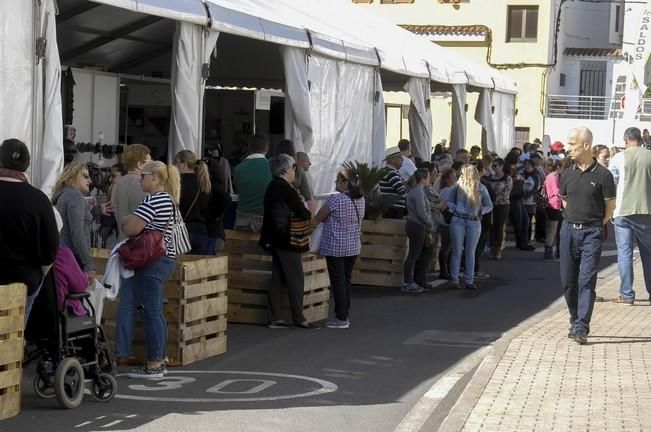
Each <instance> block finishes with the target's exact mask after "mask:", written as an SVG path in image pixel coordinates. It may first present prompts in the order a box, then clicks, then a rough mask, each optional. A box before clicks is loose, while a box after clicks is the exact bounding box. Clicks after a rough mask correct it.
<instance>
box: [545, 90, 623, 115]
mask: <svg viewBox="0 0 651 432" xmlns="http://www.w3.org/2000/svg"><path fill="white" fill-rule="evenodd" d="M546 112H547V117H551V118H577V119H589V120H606V119H612V118H620V117H621V115H622V114H623V112H624V111H623V109H622V106H621V99H619V98H612V97H603V96H566V95H549V96H547V110H546Z"/></svg>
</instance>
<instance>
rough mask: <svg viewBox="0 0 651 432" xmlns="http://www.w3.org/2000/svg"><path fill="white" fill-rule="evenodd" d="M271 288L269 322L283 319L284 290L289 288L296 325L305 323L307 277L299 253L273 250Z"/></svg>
mask: <svg viewBox="0 0 651 432" xmlns="http://www.w3.org/2000/svg"><path fill="white" fill-rule="evenodd" d="M271 258H272V259H271V287H269V321H270V322H274V321H278V320H280V319H281V317H280V305H281V296H282V291H283V288H287V296H288V297H289V307H290V309H291V312H292V321H293V322H294V324H300V323H302V322H304V321H305V316H304V315H303V294H304V291H305V275H304V274H303V256H302V254H301V253H299V252H291V251H287V250H281V249H275V248H274V249H273V251H272V252H271Z"/></svg>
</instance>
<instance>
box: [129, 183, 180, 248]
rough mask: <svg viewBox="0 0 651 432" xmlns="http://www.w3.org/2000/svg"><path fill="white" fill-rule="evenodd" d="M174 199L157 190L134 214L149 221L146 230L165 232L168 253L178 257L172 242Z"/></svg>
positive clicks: (146, 198)
mask: <svg viewBox="0 0 651 432" xmlns="http://www.w3.org/2000/svg"><path fill="white" fill-rule="evenodd" d="M173 211H174V201H172V197H171V196H170V195H169V194H168V193H167V192H156V193H154V194H151V195H148V196H146V197H145V199H144V200H142V203H141V204H140V205H139V206H138V208H137V209H135V210H134V211H133V214H135V215H136V216H138V217H139V218H140V219H142V220H144V221H145V222H147V226H146V227H145V231H151V230H156V231H160V232H162V233H163V238H164V239H165V247H166V249H167V253H166V255H167V256H168V257H170V258H175V257H176V249H175V248H174V243H173V242H172V227H173V224H174V216H173V213H172V212H173Z"/></svg>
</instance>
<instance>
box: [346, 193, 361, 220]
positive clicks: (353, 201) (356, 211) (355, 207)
mask: <svg viewBox="0 0 651 432" xmlns="http://www.w3.org/2000/svg"><path fill="white" fill-rule="evenodd" d="M346 196H347V197H348V198H350V202H352V203H353V208H354V209H355V213H357V223H359V222H360V217H359V210H357V204H356V203H355V200H354V199H353V197H351V196H350V195H348V194H346Z"/></svg>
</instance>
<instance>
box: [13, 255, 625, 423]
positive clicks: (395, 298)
mask: <svg viewBox="0 0 651 432" xmlns="http://www.w3.org/2000/svg"><path fill="white" fill-rule="evenodd" d="M539 246H540V245H539ZM606 249H608V250H607V251H606V252H605V253H604V257H603V258H602V263H601V264H602V267H606V266H607V265H609V264H612V263H613V262H614V261H615V254H614V252H613V249H614V246H613V245H612V244H609V245H608V246H607V248H606ZM482 270H483V271H486V272H488V273H490V274H491V278H490V279H487V280H480V281H478V286H479V289H478V290H477V291H468V290H461V291H453V290H450V289H447V288H446V287H445V286H444V285H443V286H440V287H438V288H437V289H435V290H433V291H431V292H428V293H424V294H421V295H405V294H401V293H400V292H399V291H398V289H380V288H368V287H356V289H355V291H354V296H353V297H354V298H353V302H352V311H351V317H350V319H351V328H350V329H349V330H331V329H325V328H322V329H317V330H303V329H275V330H271V329H267V328H265V327H260V326H251V325H229V328H228V337H229V340H228V352H227V353H226V354H224V355H221V356H218V357H215V358H211V359H208V360H205V361H202V362H198V363H196V364H193V365H190V366H187V367H183V368H174V369H170V374H169V375H168V377H166V378H165V379H162V380H159V381H150V382H145V381H144V380H130V379H127V378H125V377H119V378H118V382H119V385H120V392H119V393H120V394H119V395H118V397H117V398H116V399H114V400H113V401H111V402H109V403H106V404H104V403H98V402H95V401H94V400H93V399H92V398H91V397H90V396H87V397H86V398H85V399H84V402H83V403H82V406H81V407H79V408H78V409H76V410H62V409H59V408H58V407H57V406H56V402H55V401H54V400H42V399H39V398H38V397H37V396H36V395H35V394H34V391H33V390H32V379H33V376H34V371H33V367H31V368H30V369H28V370H26V371H25V373H24V382H23V400H22V412H21V414H20V415H19V416H17V417H14V418H12V419H9V420H5V421H3V422H0V431H2V432H5V431H7V432H9V431H37V430H38V431H40V430H48V431H51V432H58V431H62V432H63V431H79V432H85V431H106V430H138V431H166V430H170V431H172V430H173V431H178V430H182V431H184V432H193V431H204V430H205V431H209V430H210V431H212V430H222V431H247V432H249V431H283V432H293V431H332V430H337V431H342V432H345V431H351V432H353V431H354V432H361V431H373V432H385V431H386V432H391V431H394V430H395V429H396V427H397V426H398V424H399V423H400V422H401V420H402V419H403V417H404V416H405V415H406V414H407V413H409V411H410V410H411V408H412V407H413V406H414V404H415V403H416V402H417V401H418V400H419V399H420V398H421V397H422V396H423V394H424V393H425V392H426V391H427V390H428V389H429V387H430V386H431V385H432V383H433V382H435V381H436V379H437V378H438V377H440V376H441V374H443V373H444V372H445V371H446V370H447V369H449V368H450V367H452V366H454V365H455V364H456V363H457V362H459V361H460V360H461V359H462V358H464V357H465V356H466V355H468V354H470V353H472V352H473V351H475V350H477V349H478V348H480V347H482V346H485V345H486V344H490V343H491V342H492V341H494V340H495V339H496V338H499V337H500V335H501V334H503V333H504V332H506V331H508V330H509V329H511V328H512V327H514V326H515V325H517V324H518V323H520V322H521V321H523V320H525V319H527V318H528V317H530V316H531V315H533V314H535V313H537V312H539V311H541V310H543V309H545V308H546V307H547V306H549V305H550V304H551V303H552V302H553V301H554V300H556V299H558V298H559V297H560V283H559V277H560V276H559V265H558V263H546V262H543V260H542V250H541V248H539V249H538V250H537V251H536V252H522V251H518V250H514V249H513V248H508V249H506V250H505V253H504V260H503V261H501V262H496V261H488V260H486V259H485V260H484V261H483V267H482ZM447 405H448V406H449V405H450V401H448V403H447ZM438 415H439V416H441V413H439V414H438ZM435 423H436V421H432V420H430V421H429V422H428V423H427V424H428V426H429V427H428V430H429V428H430V427H433V426H432V425H433V424H435Z"/></svg>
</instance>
